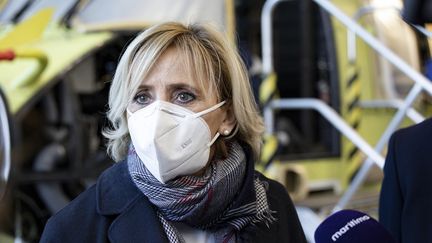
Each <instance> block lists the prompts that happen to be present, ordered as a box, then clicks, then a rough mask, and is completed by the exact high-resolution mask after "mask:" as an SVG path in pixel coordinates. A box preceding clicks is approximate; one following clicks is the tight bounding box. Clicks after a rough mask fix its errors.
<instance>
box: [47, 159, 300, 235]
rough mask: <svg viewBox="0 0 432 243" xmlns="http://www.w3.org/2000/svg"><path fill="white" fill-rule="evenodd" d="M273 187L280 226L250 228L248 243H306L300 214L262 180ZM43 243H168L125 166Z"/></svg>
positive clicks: (69, 209) (54, 222)
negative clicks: (299, 218) (299, 217)
mask: <svg viewBox="0 0 432 243" xmlns="http://www.w3.org/2000/svg"><path fill="white" fill-rule="evenodd" d="M261 180H263V181H267V182H268V184H269V190H268V201H269V205H270V209H271V210H273V211H276V212H277V213H276V215H275V216H276V218H277V219H278V220H277V222H275V223H273V224H271V225H270V228H267V227H266V226H265V225H263V224H262V225H260V224H258V225H257V227H246V229H247V230H244V231H242V232H239V234H238V235H239V238H240V239H242V240H243V241H246V242H266V243H269V242H287V243H288V242H293V243H302V242H306V240H305V237H304V233H303V230H302V228H301V225H300V223H299V220H298V217H297V213H296V211H295V208H294V206H293V204H292V201H291V199H290V198H289V196H288V194H287V193H286V190H285V188H284V187H283V186H282V185H280V184H279V183H277V182H275V181H272V180H269V179H267V178H265V177H264V176H262V175H261ZM41 242H42V243H45V242H62V243H67V242H73V243H76V242H80V243H84V242H91V243H98V242H128V243H129V242H151V243H158V242H168V240H167V238H166V235H165V232H164V230H163V228H162V226H161V224H160V222H159V219H158V217H157V216H156V213H155V210H154V208H153V206H152V204H150V202H149V200H148V199H147V197H146V196H144V194H143V193H142V192H141V191H139V190H138V189H137V188H136V187H135V185H134V184H133V182H132V179H131V178H130V176H129V172H128V168H127V163H126V162H119V163H117V164H115V165H114V166H112V167H111V168H109V169H108V170H106V171H105V172H104V173H103V174H102V175H101V176H100V178H99V179H98V181H97V183H96V185H94V186H92V187H91V188H89V189H88V190H87V191H85V192H84V193H82V194H81V195H79V196H78V197H77V198H76V199H75V200H74V201H72V202H71V203H70V204H69V205H68V206H66V207H65V208H64V209H62V210H61V211H60V212H58V213H57V214H56V215H54V216H53V217H51V219H50V220H49V221H48V223H47V224H46V226H45V230H44V232H43V234H42V239H41Z"/></svg>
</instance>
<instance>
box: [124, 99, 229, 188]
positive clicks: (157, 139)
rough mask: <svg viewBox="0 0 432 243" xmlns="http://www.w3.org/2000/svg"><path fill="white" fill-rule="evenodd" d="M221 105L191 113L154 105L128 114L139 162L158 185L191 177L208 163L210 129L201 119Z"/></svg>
mask: <svg viewBox="0 0 432 243" xmlns="http://www.w3.org/2000/svg"><path fill="white" fill-rule="evenodd" d="M224 103H225V101H222V102H220V103H219V104H216V105H215V106H213V107H210V108H209V109H206V110H204V111H201V112H198V113H194V112H192V111H190V110H188V109H186V108H183V107H181V106H178V105H175V104H172V103H169V102H164V101H155V102H153V103H152V104H150V105H148V106H147V107H144V108H142V109H140V110H138V111H136V112H134V113H131V112H130V111H129V110H128V113H129V115H130V116H129V117H128V127H129V134H130V136H131V139H132V143H133V145H134V147H135V150H136V152H137V154H138V156H139V158H140V159H141V160H142V161H143V162H144V164H145V166H146V168H147V169H148V170H149V171H150V172H151V173H152V174H153V176H154V177H156V179H158V180H159V181H160V182H162V183H166V182H167V181H169V180H171V179H174V178H175V177H177V176H182V175H191V174H193V173H196V172H198V171H199V170H201V169H202V168H204V167H205V166H206V164H207V162H208V160H209V155H210V146H211V145H212V144H213V143H214V141H216V139H217V138H218V137H219V133H216V135H215V136H214V138H213V139H211V132H210V128H209V127H208V125H207V123H206V122H205V121H204V119H203V118H201V116H203V115H205V114H207V113H209V112H212V111H214V110H216V109H218V108H219V107H221V106H222V105H223V104H224Z"/></svg>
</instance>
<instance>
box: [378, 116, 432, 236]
mask: <svg viewBox="0 0 432 243" xmlns="http://www.w3.org/2000/svg"><path fill="white" fill-rule="evenodd" d="M380 197H381V198H380V206H379V218H380V222H381V223H382V224H383V225H384V226H385V227H386V228H387V229H388V230H389V231H390V232H391V233H392V234H393V236H394V237H395V238H396V239H397V240H398V242H404V243H408V242H432V119H429V120H426V121H424V122H422V123H420V124H418V125H415V126H412V127H409V128H405V129H401V130H399V131H397V132H396V133H394V134H393V136H392V137H391V139H390V142H389V149H388V153H387V158H386V163H385V166H384V180H383V184H382V189H381V196H380Z"/></svg>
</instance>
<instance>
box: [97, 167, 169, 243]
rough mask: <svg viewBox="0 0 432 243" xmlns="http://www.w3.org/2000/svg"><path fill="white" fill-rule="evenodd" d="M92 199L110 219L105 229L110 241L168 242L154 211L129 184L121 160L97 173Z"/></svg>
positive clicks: (98, 208) (148, 202) (130, 182)
mask: <svg viewBox="0 0 432 243" xmlns="http://www.w3.org/2000/svg"><path fill="white" fill-rule="evenodd" d="M96 201H97V211H98V213H99V214H101V215H104V216H107V217H110V218H113V221H112V223H111V226H110V227H109V230H108V237H109V239H110V241H111V242H157V243H158V242H161V243H162V242H168V239H167V237H166V234H165V231H164V229H163V228H162V225H161V223H160V221H159V218H158V217H157V215H156V211H155V210H154V208H153V206H152V204H151V203H150V201H149V200H148V198H147V197H146V196H145V195H144V194H143V193H142V192H140V191H139V190H138V189H137V188H136V186H135V185H134V184H133V182H132V179H131V178H130V176H129V171H128V167H127V163H126V162H125V161H124V162H119V163H117V164H116V165H114V166H113V167H112V168H111V169H109V170H107V171H105V172H104V173H103V174H102V175H101V177H100V178H99V180H98V183H97V185H96Z"/></svg>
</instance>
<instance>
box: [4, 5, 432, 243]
mask: <svg viewBox="0 0 432 243" xmlns="http://www.w3.org/2000/svg"><path fill="white" fill-rule="evenodd" d="M382 2H384V3H382ZM185 3H187V5H185ZM402 7H403V6H402V5H401V2H399V1H395V0H394V1H393V0H392V1H389V0H387V1H372V0H371V1H366V0H350V1H347V0H333V1H331V2H329V1H327V0H302V1H300V0H296V1H294V0H292V1H288V0H287V1H277V0H268V1H249V0H238V1H236V5H234V1H230V0H212V1H207V0H206V1H203V0H193V1H192V0H189V1H176V4H173V3H172V0H158V1H149V0H146V1H143V0H122V1H121V3H120V4H119V3H116V1H105V0H92V1H85V0H81V1H79V0H62V1H58V0H9V1H7V0H0V59H2V60H1V61H0V90H1V93H0V94H1V99H0V122H1V127H0V128H1V130H0V131H1V134H0V135H1V140H0V145H1V146H0V148H1V150H0V157H1V161H0V194H1V195H3V198H2V200H1V201H0V232H2V234H0V242H12V241H13V240H14V238H15V239H22V240H25V241H28V242H37V241H38V239H39V236H40V233H41V231H42V230H43V226H44V223H45V221H46V220H47V218H48V217H50V216H51V215H52V214H53V213H55V212H56V211H58V210H59V209H60V208H61V207H63V206H64V205H65V204H66V203H68V202H69V201H70V200H71V199H72V198H74V197H75V196H76V195H78V194H79V193H80V192H82V191H83V190H84V189H85V188H87V187H88V186H89V185H91V184H92V183H93V182H94V180H95V178H97V176H98V175H99V173H100V172H101V171H102V170H103V169H105V168H106V167H107V166H109V165H110V164H111V163H112V161H111V160H110V159H109V158H107V156H106V153H105V149H104V140H103V137H102V136H101V128H102V127H103V126H106V125H108V124H106V120H105V117H104V113H105V112H106V98H107V91H108V89H109V81H110V79H111V77H112V75H113V72H114V70H115V66H116V63H117V60H118V58H119V56H120V55H121V52H122V50H123V46H124V45H125V44H126V43H127V42H128V41H129V40H130V37H131V36H132V35H134V34H135V33H137V31H140V30H142V29H143V28H145V27H146V26H149V25H150V24H154V23H158V22H161V21H168V20H176V21H188V22H191V21H199V22H208V21H210V22H213V23H215V24H216V25H218V26H221V28H223V29H224V30H225V31H226V32H227V34H228V35H230V36H232V37H233V38H237V39H238V43H239V49H240V50H241V52H242V54H243V56H244V57H245V61H246V63H247V66H248V67H249V70H250V75H251V80H252V82H253V87H254V89H255V93H256V96H257V101H258V102H259V104H260V106H261V108H262V111H263V115H264V117H265V122H266V126H267V133H266V134H265V136H264V139H263V141H264V147H263V151H262V161H261V162H260V164H258V165H257V167H258V168H259V169H260V170H262V171H263V172H264V173H266V175H267V176H269V177H272V178H274V179H277V180H279V181H280V182H281V183H283V184H284V185H285V186H286V188H287V190H288V191H289V192H290V194H291V196H292V197H293V199H294V200H295V201H296V203H297V205H299V206H308V207H311V208H312V209H314V210H315V209H318V208H321V207H322V206H327V208H329V210H331V209H332V208H333V207H335V206H336V203H337V199H334V197H335V196H340V195H344V197H342V198H343V199H344V200H343V201H342V202H339V203H338V204H337V207H339V208H343V207H346V206H347V203H348V202H349V201H350V199H351V198H352V194H353V192H355V190H352V189H356V187H358V185H363V183H362V182H364V179H365V175H366V176H367V178H366V179H367V181H369V184H371V185H372V192H373V193H374V195H376V193H377V192H378V189H379V188H378V187H379V184H380V180H381V172H380V170H379V169H376V170H373V171H375V173H368V172H369V171H371V168H379V166H382V164H383V163H384V159H383V157H384V156H383V154H384V153H382V150H384V149H385V145H386V142H387V139H388V136H389V135H390V133H391V131H393V130H394V129H396V128H397V127H399V126H403V125H407V124H410V123H416V122H419V121H421V120H422V119H424V117H427V116H428V115H429V114H431V112H432V110H431V104H430V102H431V99H430V95H427V93H428V94H432V85H431V84H430V81H428V80H427V79H426V78H425V77H424V76H423V75H421V73H423V71H424V68H423V66H424V64H425V63H426V60H427V57H426V56H425V55H420V54H419V53H429V54H430V48H429V46H428V45H427V43H426V42H424V40H423V39H422V38H419V37H417V36H416V35H415V34H414V32H413V29H412V28H411V27H409V26H408V25H407V24H406V23H404V22H403V21H402V20H401V18H400V14H399V12H398V9H401V8H402ZM234 12H235V14H234ZM234 18H235V19H236V21H237V23H236V24H235V23H234V22H235V21H234ZM235 26H237V27H236V29H234V27H235ZM260 26H262V27H260ZM347 26H348V27H347ZM347 29H350V30H351V31H352V32H350V31H348V30H347ZM234 31H236V33H237V35H233V34H234ZM401 36H403V38H401ZM371 38H372V39H371ZM377 43H378V44H377ZM381 45H382V46H381ZM371 46H373V47H374V48H376V49H377V50H375V49H374V48H372V47H371ZM382 47H384V48H385V49H384V48H382ZM383 50H385V51H383ZM378 53H380V54H378ZM389 53H390V54H389ZM394 54H395V55H394ZM260 63H261V64H262V65H260ZM391 63H393V64H391ZM395 65H396V66H397V67H396V66H395ZM413 80H414V81H415V82H413ZM413 84H416V86H415V88H414V89H413V90H412V89H411V88H412V87H413ZM422 89H424V90H426V92H424V94H423V93H421V90H422ZM405 97H407V99H406V100H404V99H405ZM416 97H417V98H416ZM412 103H414V105H413V107H414V108H415V109H414V108H410V105H411V104H412ZM395 114H396V117H395V116H394V115H395ZM405 114H406V116H405ZM366 159H367V161H366V162H365V160H366ZM375 165H377V166H375ZM356 177H357V179H354V178H356ZM353 180H354V181H356V180H357V181H358V183H356V186H354V187H350V183H351V182H352V181H353ZM350 188H351V190H350ZM347 189H348V192H350V193H348V194H346V192H347ZM322 192H326V193H325V195H331V197H330V200H327V198H328V197H325V198H324V197H320V195H322ZM344 193H345V194H344ZM316 195H317V197H315V196H316ZM314 198H318V201H317V200H315V201H314V200H313V199H314ZM299 212H301V211H299ZM300 217H301V218H302V217H303V216H302V214H301V213H300ZM310 220H312V221H313V218H310ZM302 221H303V220H302ZM303 222H304V221H303ZM305 231H306V233H307V235H310V234H309V233H310V232H309V231H308V229H306V228H305ZM312 233H313V231H312ZM3 235H4V239H3V238H2V237H3Z"/></svg>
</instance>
